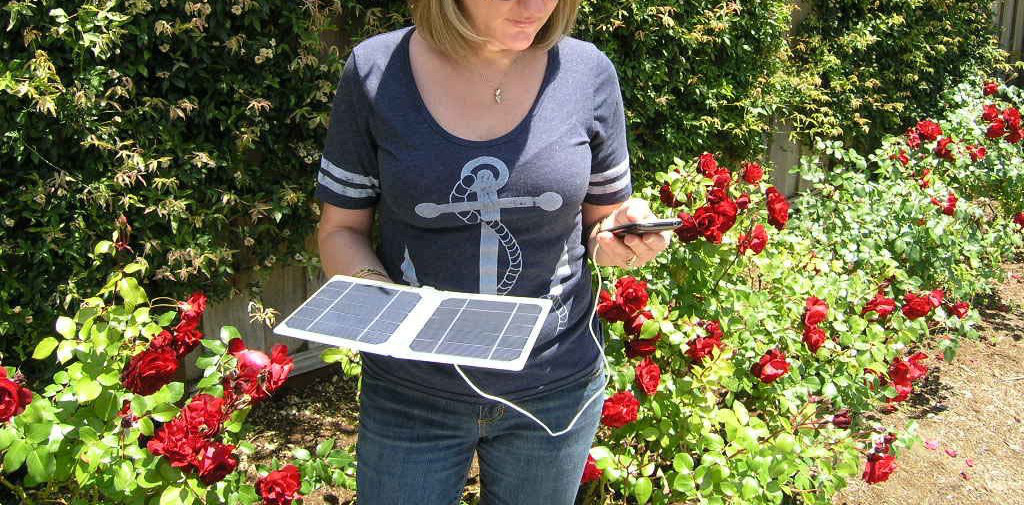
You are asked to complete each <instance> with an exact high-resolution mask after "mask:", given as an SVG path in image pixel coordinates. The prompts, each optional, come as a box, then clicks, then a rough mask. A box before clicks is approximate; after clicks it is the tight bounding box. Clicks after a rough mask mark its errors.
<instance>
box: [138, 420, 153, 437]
mask: <svg viewBox="0 0 1024 505" xmlns="http://www.w3.org/2000/svg"><path fill="white" fill-rule="evenodd" d="M139 431H140V432H142V434H143V435H145V436H147V437H151V436H153V420H152V419H150V418H149V416H146V417H143V418H142V419H139Z"/></svg>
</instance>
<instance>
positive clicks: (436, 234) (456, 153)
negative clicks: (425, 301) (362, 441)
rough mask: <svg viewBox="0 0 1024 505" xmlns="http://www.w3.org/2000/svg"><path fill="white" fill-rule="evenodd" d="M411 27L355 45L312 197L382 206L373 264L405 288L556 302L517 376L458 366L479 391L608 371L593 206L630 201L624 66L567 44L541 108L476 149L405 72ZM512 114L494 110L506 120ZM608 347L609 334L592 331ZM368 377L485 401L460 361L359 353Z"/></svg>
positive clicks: (556, 383) (533, 390) (554, 51)
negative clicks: (595, 271) (588, 235)
mask: <svg viewBox="0 0 1024 505" xmlns="http://www.w3.org/2000/svg"><path fill="white" fill-rule="evenodd" d="M414 29H415V27H406V28H402V29H399V30H395V31H392V32H389V33H384V34H381V35H377V36H374V37H372V38H370V39H367V40H365V41H363V42H362V43H360V44H359V45H357V46H356V47H355V48H354V49H353V50H352V54H351V55H350V56H349V58H348V60H347V62H346V64H345V68H344V70H343V72H342V75H341V79H340V81H339V84H338V90H337V94H336V95H335V97H334V103H333V108H332V111H331V123H330V127H329V128H328V131H327V137H326V140H325V143H324V153H323V158H322V159H321V163H320V169H319V172H318V173H317V182H318V185H317V190H316V197H317V198H319V199H320V200H322V201H323V202H325V203H329V204H331V205H335V206H337V207H341V208H347V209H363V208H369V207H374V208H375V211H376V213H377V216H378V223H379V226H380V237H381V243H380V247H379V248H378V250H377V255H378V257H379V258H380V260H381V262H382V263H383V264H384V267H385V268H386V269H387V273H388V275H389V276H391V278H392V279H393V280H395V281H396V282H400V283H402V284H407V285H413V286H422V285H427V286H432V287H434V288H437V289H444V290H451V291H460V292H468V293H488V294H498V295H513V296H526V297H535V298H549V299H551V300H552V309H551V313H550V314H549V315H548V318H547V319H546V320H545V322H544V325H543V328H542V330H541V333H540V335H539V337H538V339H537V343H536V345H535V347H534V349H533V351H532V352H531V354H530V356H529V358H528V359H527V362H526V367H525V368H524V369H523V370H521V371H516V372H510V371H502V370H492V369H485V368H479V367H468V366H464V367H462V369H463V371H464V372H465V373H466V375H467V376H468V377H469V378H470V379H472V380H473V382H474V383H475V384H476V385H477V386H478V387H479V388H480V389H481V390H483V391H485V392H487V393H489V394H493V395H500V396H503V397H505V398H508V399H513V400H515V399H524V398H529V397H531V396H535V395H537V394H540V393H542V392H545V391H550V390H553V389H557V388H559V387H560V386H564V385H566V384H568V383H570V382H573V381H575V380H577V379H580V378H582V377H584V376H585V375H588V374H592V373H594V372H596V369H597V367H600V366H601V357H600V355H599V353H598V350H597V348H596V346H595V345H594V342H593V340H592V339H591V336H590V333H589V331H588V329H587V323H588V321H587V317H588V316H589V315H590V310H591V309H592V308H593V305H592V303H593V298H592V296H593V293H592V289H591V282H590V270H589V268H588V267H587V265H586V262H585V255H586V253H585V248H584V244H583V241H582V238H581V237H582V213H581V210H582V207H581V206H582V204H583V202H587V203H591V204H602V205H604V204H612V203H618V202H621V201H623V200H626V199H627V198H628V197H629V196H630V194H631V193H632V186H631V183H630V171H629V156H628V151H627V148H626V124H625V116H624V114H623V106H622V93H621V91H620V90H619V83H618V78H617V76H616V72H615V67H614V66H613V65H612V62H611V61H610V60H609V59H608V57H607V56H605V54H604V53H602V52H601V51H600V50H599V49H597V48H596V47H595V46H594V45H593V44H591V43H589V42H584V41H580V40H577V39H574V38H572V37H563V38H562V39H561V40H560V41H559V42H558V44H557V45H556V46H554V47H552V48H551V49H550V50H549V51H548V53H547V68H546V70H545V74H544V80H543V83H542V84H541V87H540V91H539V92H538V95H537V98H536V99H535V101H534V103H533V105H532V107H531V109H530V112H529V113H528V114H527V115H526V117H525V118H524V119H523V120H522V121H521V122H520V123H519V124H518V125H517V126H516V127H515V128H514V129H512V131H510V132H508V133H507V134H505V135H502V136H501V137H498V138H495V139H492V140H485V141H475V140H467V139H463V138H460V137H456V136H454V135H452V134H451V133H449V132H448V131H446V130H445V129H444V128H443V127H441V125H440V124H438V123H437V122H436V121H435V120H434V118H433V116H432V115H431V114H430V112H429V110H428V109H427V108H426V106H425V104H424V103H423V100H422V97H421V96H420V93H419V90H418V89H417V87H416V84H415V80H414V78H413V74H412V67H411V65H410V63H409V39H410V36H411V35H412V32H413V30H414ZM501 111H502V109H501V106H500V105H497V104H496V105H495V107H494V112H495V113H501ZM592 324H594V325H595V330H596V332H597V333H598V336H599V338H600V337H601V333H600V324H599V323H598V322H596V321H594V322H593V323H592ZM362 359H363V363H364V367H363V369H364V372H365V373H367V374H370V375H372V376H375V377H378V378H384V379H387V380H391V381H394V382H397V383H400V384H402V385H405V386H407V387H409V388H413V389H416V390H418V391H421V392H424V393H428V394H434V395H438V396H443V397H447V398H453V399H458V400H463V401H470V402H478V403H485V402H489V400H487V399H485V398H483V397H481V396H479V395H477V394H476V393H475V392H474V391H473V390H472V389H470V388H469V386H468V385H466V383H465V382H464V381H463V380H462V378H461V377H460V376H459V375H458V373H457V372H456V370H455V368H454V366H453V365H450V364H439V363H429V362H423V361H415V360H406V359H397V358H392V357H389V356H383V355H379V354H372V353H362Z"/></svg>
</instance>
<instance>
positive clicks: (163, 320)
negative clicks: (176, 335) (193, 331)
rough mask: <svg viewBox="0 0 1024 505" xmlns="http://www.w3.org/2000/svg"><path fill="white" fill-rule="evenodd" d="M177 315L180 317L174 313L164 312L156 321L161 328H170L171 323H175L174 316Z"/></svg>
mask: <svg viewBox="0 0 1024 505" xmlns="http://www.w3.org/2000/svg"><path fill="white" fill-rule="evenodd" d="M176 315H178V313H177V312H174V311H168V312H164V313H163V314H160V317H158V318H157V319H156V324H159V325H160V326H168V325H170V324H171V321H174V316H176Z"/></svg>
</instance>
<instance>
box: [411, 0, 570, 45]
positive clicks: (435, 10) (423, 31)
mask: <svg viewBox="0 0 1024 505" xmlns="http://www.w3.org/2000/svg"><path fill="white" fill-rule="evenodd" d="M556 1H557V2H558V5H556V6H555V10H554V11H552V12H551V16H550V17H549V18H548V20H547V22H545V23H544V26H542V27H541V29H540V31H538V32H537V36H536V37H534V39H533V45H532V46H531V47H535V48H539V49H541V50H544V51H547V50H548V49H550V48H551V47H553V46H554V45H555V44H557V43H558V41H559V40H561V38H562V37H563V36H565V35H568V34H569V32H571V31H572V28H573V24H575V22H576V11H577V10H578V9H579V6H580V0H556ZM410 6H411V8H412V22H413V24H415V25H416V31H417V32H419V34H420V35H421V36H422V37H423V38H424V39H426V41H427V42H430V43H431V44H432V45H433V46H434V47H436V48H438V49H439V50H441V52H443V53H445V54H446V55H448V56H450V57H452V58H456V59H461V58H464V57H466V56H468V55H470V54H472V52H473V50H474V48H475V46H477V45H479V44H483V43H486V42H487V41H488V40H489V39H488V38H487V37H484V36H481V35H479V34H477V33H476V32H474V31H473V28H472V26H470V24H469V20H468V19H466V17H465V16H464V15H463V13H462V10H461V9H460V8H459V5H458V0H411V1H410Z"/></svg>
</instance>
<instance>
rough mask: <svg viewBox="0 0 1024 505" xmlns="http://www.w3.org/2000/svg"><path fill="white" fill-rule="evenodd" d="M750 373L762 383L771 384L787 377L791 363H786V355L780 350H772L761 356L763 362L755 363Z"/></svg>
mask: <svg viewBox="0 0 1024 505" xmlns="http://www.w3.org/2000/svg"><path fill="white" fill-rule="evenodd" d="M750 372H751V373H752V374H754V376H755V377H757V378H758V379H760V380H761V382H765V383H770V382H774V381H775V379H778V378H779V377H782V376H783V375H786V373H787V372H789V362H788V361H786V353H784V352H782V351H780V350H779V349H772V350H770V351H768V352H766V353H765V354H764V356H761V360H760V361H758V362H757V363H754V366H752V367H751V369H750Z"/></svg>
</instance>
